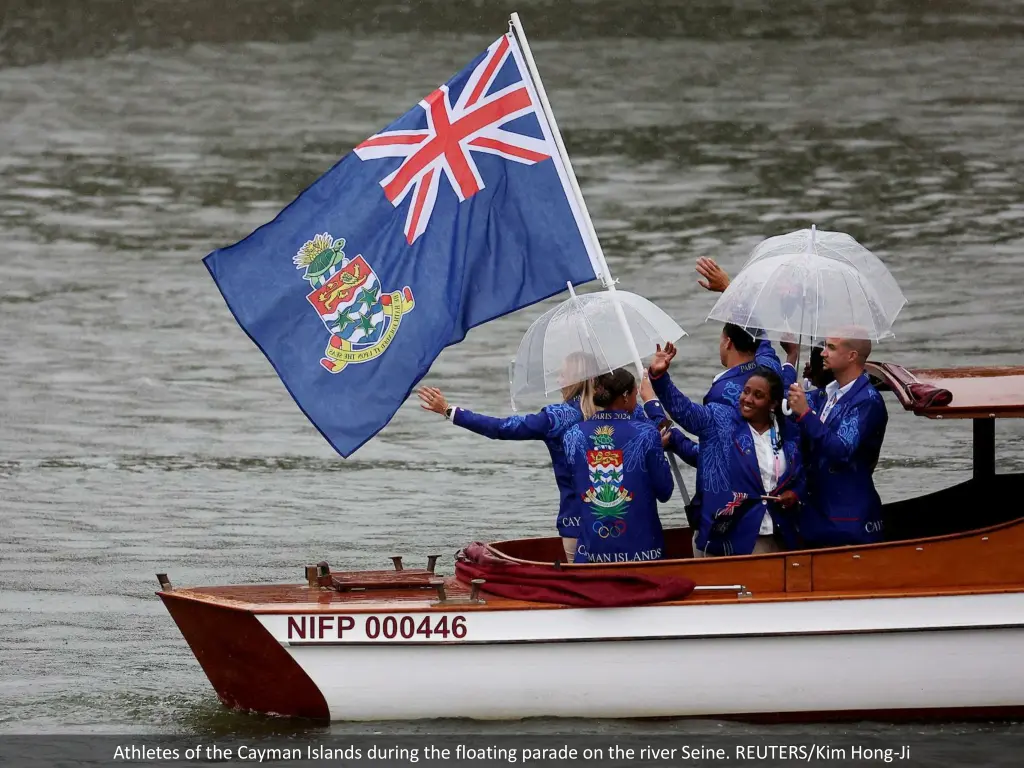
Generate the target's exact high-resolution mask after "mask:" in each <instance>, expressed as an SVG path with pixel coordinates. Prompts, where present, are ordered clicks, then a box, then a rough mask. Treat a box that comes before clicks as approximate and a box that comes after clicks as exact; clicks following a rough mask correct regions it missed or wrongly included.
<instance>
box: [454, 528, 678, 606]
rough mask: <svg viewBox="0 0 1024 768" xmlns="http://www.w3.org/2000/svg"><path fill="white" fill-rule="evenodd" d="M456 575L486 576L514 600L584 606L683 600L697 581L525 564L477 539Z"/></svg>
mask: <svg viewBox="0 0 1024 768" xmlns="http://www.w3.org/2000/svg"><path fill="white" fill-rule="evenodd" d="M455 576H456V577H457V578H458V579H459V580H460V581H464V582H466V583H469V582H470V581H471V580H472V579H486V580H487V582H486V583H485V584H484V585H482V586H481V587H480V589H481V590H483V591H484V592H491V593H492V594H495V595H500V596H501V597H508V598H511V599H513V600H529V601H532V602H537V603H558V604H560V605H574V606H580V607H584V608H611V607H614V606H627V605H646V604H648V603H659V602H663V601H665V600H681V599H682V598H684V597H686V596H687V595H689V594H690V593H691V592H692V591H693V588H694V586H695V584H694V583H693V582H692V581H690V580H689V579H684V578H680V577H678V576H654V575H649V576H639V575H637V574H635V573H622V574H616V573H613V572H609V571H605V572H604V573H596V572H594V571H591V570H589V569H587V570H583V569H579V570H574V569H566V570H560V569H557V568H555V567H554V566H550V565H524V564H522V563H513V562H509V561H508V560H503V559H502V558H500V557H497V556H496V555H494V554H493V553H492V552H491V551H490V550H488V549H487V545H486V544H482V543H481V542H474V543H473V544H470V545H469V546H468V547H466V548H465V549H463V550H462V551H460V552H459V554H458V555H457V556H456V558H455Z"/></svg>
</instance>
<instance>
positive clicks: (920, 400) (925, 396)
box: [910, 384, 953, 408]
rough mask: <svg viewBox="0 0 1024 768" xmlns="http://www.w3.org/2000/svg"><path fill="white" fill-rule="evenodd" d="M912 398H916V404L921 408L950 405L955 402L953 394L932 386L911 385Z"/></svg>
mask: <svg viewBox="0 0 1024 768" xmlns="http://www.w3.org/2000/svg"><path fill="white" fill-rule="evenodd" d="M910 396H911V397H912V398H914V404H915V405H917V406H918V407H921V408H932V407H935V406H940V405H949V404H950V403H951V402H953V393H952V392H950V391H949V390H948V389H940V388H939V387H933V386H932V385H931V384H911V385H910Z"/></svg>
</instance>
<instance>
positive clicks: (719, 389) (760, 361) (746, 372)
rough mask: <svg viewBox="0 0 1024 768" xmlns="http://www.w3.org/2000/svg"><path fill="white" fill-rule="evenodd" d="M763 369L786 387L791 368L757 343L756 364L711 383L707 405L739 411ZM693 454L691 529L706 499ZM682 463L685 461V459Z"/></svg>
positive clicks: (737, 368) (767, 345)
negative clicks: (752, 380) (750, 383)
mask: <svg viewBox="0 0 1024 768" xmlns="http://www.w3.org/2000/svg"><path fill="white" fill-rule="evenodd" d="M762 365H763V366H765V367H766V368H771V369H772V370H773V371H775V372H776V373H778V374H779V375H780V376H782V378H783V385H784V386H785V380H786V375H785V372H786V371H788V368H783V367H782V365H781V364H780V363H779V356H778V355H777V354H776V353H775V348H774V347H773V346H772V343H771V342H770V341H767V340H762V341H760V342H759V343H758V345H757V349H755V350H754V359H753V360H751V361H750V362H749V363H741V364H740V365H734V366H733V367H732V368H729V369H728V370H726V372H725V373H723V374H722V375H721V376H719V377H718V379H717V380H716V381H714V382H712V384H711V388H710V389H709V390H708V391H707V394H706V395H704V400H703V403H704V405H711V404H712V403H718V404H720V405H728V406H732V407H733V408H736V407H738V406H739V402H740V395H741V394H742V393H743V388H744V387H745V386H746V385H747V379H749V378H750V374H751V373H753V372H754V369H755V368H757V367H758V366H762ZM794 370H795V369H794ZM655 393H657V390H655ZM680 437H683V436H682V434H680ZM676 441H677V438H675V436H673V443H675V442H676ZM693 454H694V457H695V458H696V459H697V463H696V464H691V466H695V467H697V489H696V490H695V491H694V494H693V499H692V500H691V501H690V506H689V507H688V508H687V516H688V518H689V519H690V525H693V526H694V527H695V528H697V527H700V525H699V523H700V520H701V516H702V507H703V497H702V494H701V490H700V489H701V467H700V461H699V454H700V448H699V446H697V447H695V450H693ZM683 460H684V461H685V458H684V459H683Z"/></svg>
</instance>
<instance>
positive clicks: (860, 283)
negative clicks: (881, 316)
mask: <svg viewBox="0 0 1024 768" xmlns="http://www.w3.org/2000/svg"><path fill="white" fill-rule="evenodd" d="M857 276H858V277H859V276H860V273H859V272H858V273H857ZM857 287H858V288H860V294H861V296H863V297H864V303H865V304H866V305H867V308H868V317H870V318H871V331H872V333H874V334H875V336H874V339H875V341H878V340H879V339H880V338H881V337H880V336H879V335H878V326H877V325H875V315H874V313H873V312H872V311H871V299H869V298H868V292H867V291H865V290H864V282H863V281H862V280H858V281H857ZM846 290H847V292H849V290H850V289H849V287H847V289H846ZM888 319H889V318H886V320H888Z"/></svg>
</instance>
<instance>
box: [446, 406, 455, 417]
mask: <svg viewBox="0 0 1024 768" xmlns="http://www.w3.org/2000/svg"><path fill="white" fill-rule="evenodd" d="M453 413H455V406H454V405H449V406H448V407H447V408H445V409H444V417H445V418H446V419H448V421H451V420H452V414H453Z"/></svg>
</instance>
